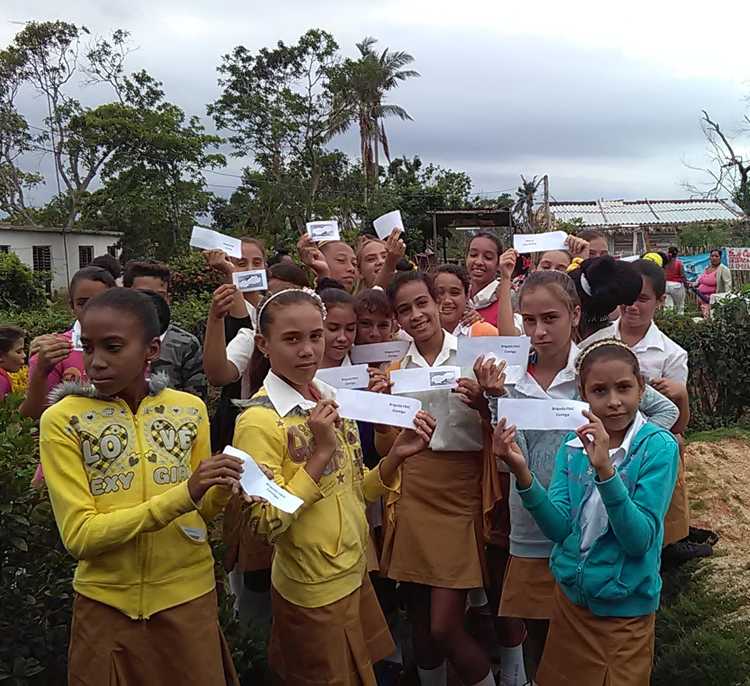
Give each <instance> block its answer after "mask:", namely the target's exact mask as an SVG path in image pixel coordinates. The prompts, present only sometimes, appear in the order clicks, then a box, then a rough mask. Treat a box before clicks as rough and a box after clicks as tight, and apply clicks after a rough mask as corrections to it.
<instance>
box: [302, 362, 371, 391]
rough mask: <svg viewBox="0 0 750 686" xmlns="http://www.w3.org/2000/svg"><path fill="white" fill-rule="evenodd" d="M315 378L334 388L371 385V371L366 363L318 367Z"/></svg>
mask: <svg viewBox="0 0 750 686" xmlns="http://www.w3.org/2000/svg"><path fill="white" fill-rule="evenodd" d="M315 378H316V379H320V380H321V381H323V382H324V383H327V384H328V385H329V386H333V387H334V388H367V387H368V386H369V385H370V373H369V371H368V366H367V365H366V364H352V365H348V366H346V367H329V368H328V369H318V371H317V373H316V374H315Z"/></svg>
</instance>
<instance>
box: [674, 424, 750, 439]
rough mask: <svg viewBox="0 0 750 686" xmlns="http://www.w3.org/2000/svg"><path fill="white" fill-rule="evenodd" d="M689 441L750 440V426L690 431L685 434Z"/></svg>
mask: <svg viewBox="0 0 750 686" xmlns="http://www.w3.org/2000/svg"><path fill="white" fill-rule="evenodd" d="M685 439H686V440H687V442H688V443H698V442H705V443H714V442H716V441H723V440H726V439H738V440H746V441H748V440H750V428H748V427H743V426H730V427H724V428H721V429H711V430H710V431H694V432H688V433H687V434H686V436H685Z"/></svg>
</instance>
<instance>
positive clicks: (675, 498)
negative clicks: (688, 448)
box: [664, 449, 690, 545]
mask: <svg viewBox="0 0 750 686" xmlns="http://www.w3.org/2000/svg"><path fill="white" fill-rule="evenodd" d="M689 533H690V503H689V501H688V487H687V480H686V478H685V457H684V450H682V449H681V450H680V464H679V469H678V471H677V483H676V484H675V487H674V492H673V493H672V500H671V502H670V503H669V509H668V510H667V514H666V515H665V517H664V545H669V544H670V543H676V542H677V541H681V540H682V539H683V538H685V537H686V536H687V535H688V534H689Z"/></svg>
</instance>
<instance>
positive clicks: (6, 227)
mask: <svg viewBox="0 0 750 686" xmlns="http://www.w3.org/2000/svg"><path fill="white" fill-rule="evenodd" d="M0 230H2V231H19V232H21V231H36V232H38V233H72V234H80V235H85V236H118V237H119V236H122V235H123V233H122V231H92V230H87V229H76V228H73V229H64V228H62V227H61V226H31V225H30V224H4V223H3V222H0Z"/></svg>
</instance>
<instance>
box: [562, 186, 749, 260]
mask: <svg viewBox="0 0 750 686" xmlns="http://www.w3.org/2000/svg"><path fill="white" fill-rule="evenodd" d="M549 205H550V211H551V213H552V216H553V218H554V219H555V220H556V221H558V222H561V221H562V222H573V221H575V220H579V221H581V222H583V223H582V224H581V228H582V229H596V230H597V231H600V232H601V233H603V234H605V235H606V236H607V238H608V240H609V251H610V253H611V254H612V255H617V256H620V257H626V256H629V255H639V254H642V253H644V252H647V251H648V250H664V251H665V250H666V249H667V248H668V247H669V246H670V245H674V244H675V243H676V242H677V239H676V234H678V233H679V231H680V228H682V227H685V226H688V225H695V224H703V223H705V224H710V223H713V222H741V221H747V220H748V217H747V216H746V215H745V214H744V213H743V212H742V210H741V209H740V208H739V207H737V206H736V205H735V204H734V203H733V202H731V201H730V200H719V199H707V200H591V201H586V202H550V204H549Z"/></svg>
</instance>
